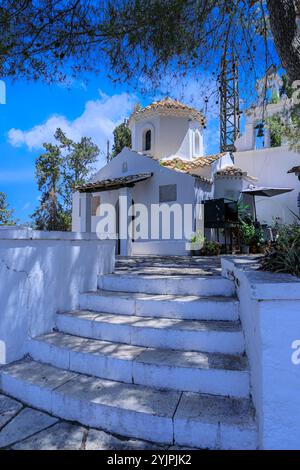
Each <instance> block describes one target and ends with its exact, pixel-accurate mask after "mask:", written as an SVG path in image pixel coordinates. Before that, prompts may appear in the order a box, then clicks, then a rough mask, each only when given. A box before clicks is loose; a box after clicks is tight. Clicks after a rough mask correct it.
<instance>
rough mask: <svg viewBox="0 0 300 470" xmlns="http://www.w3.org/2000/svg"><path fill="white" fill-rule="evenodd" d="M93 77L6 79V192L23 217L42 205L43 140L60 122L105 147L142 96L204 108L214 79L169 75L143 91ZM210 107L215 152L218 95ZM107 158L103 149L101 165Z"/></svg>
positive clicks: (2, 138) (2, 180)
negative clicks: (38, 168) (38, 164)
mask: <svg viewBox="0 0 300 470" xmlns="http://www.w3.org/2000/svg"><path fill="white" fill-rule="evenodd" d="M88 79H89V81H88V82H87V83H86V82H83V81H82V82H81V81H79V80H78V81H75V82H73V83H71V84H70V86H68V87H67V86H65V85H51V86H50V85H45V84H42V83H28V82H24V81H17V82H15V83H10V82H9V81H6V104H5V105H0V191H3V192H5V193H6V194H7V196H8V201H9V203H10V205H11V206H12V207H13V208H14V209H15V215H16V216H17V217H18V219H19V220H20V222H26V221H28V220H29V216H30V214H32V213H33V211H34V210H35V208H36V206H37V205H38V197H39V192H38V190H37V186H36V182H35V178H34V171H35V159H36V157H37V156H38V155H39V154H40V153H41V150H42V144H43V142H49V141H51V139H52V137H53V134H54V132H55V130H56V128H57V127H61V128H62V129H63V130H65V131H66V133H67V135H68V136H69V137H71V138H72V139H74V140H79V139H80V138H81V137H82V136H88V137H92V139H93V141H94V142H95V143H97V145H98V146H99V148H100V149H101V150H102V152H105V149H106V141H107V139H110V141H111V142H112V131H113V129H114V127H115V126H116V125H117V124H119V123H120V122H121V121H122V120H123V119H124V118H125V117H127V116H129V115H130V113H131V111H132V109H133V107H134V104H135V103H136V102H137V101H140V102H141V103H142V105H147V104H149V103H150V102H151V101H152V100H154V99H157V98H161V97H163V96H166V95H170V96H172V97H174V98H177V99H181V100H182V101H183V102H186V103H187V104H193V105H194V106H195V107H197V108H198V109H200V108H201V107H202V105H203V94H204V92H203V90H205V93H206V92H207V83H211V80H210V81H209V79H206V78H205V77H204V78H203V80H202V82H199V81H195V79H194V78H192V77H191V78H190V79H189V78H187V79H185V82H184V83H182V82H181V81H180V80H179V81H176V84H175V83H174V82H173V79H171V80H167V79H166V81H165V83H162V84H161V88H160V89H159V90H154V91H152V92H148V93H147V94H145V95H143V96H141V94H140V93H139V92H138V91H137V90H135V89H131V88H130V86H128V85H124V84H123V85H122V84H119V85H117V86H116V85H114V84H112V83H111V82H109V81H108V79H107V78H106V77H105V75H103V76H102V77H101V76H97V77H93V76H92V77H88ZM170 90H172V92H170ZM209 108H210V116H211V117H210V120H209V124H208V129H207V130H206V134H205V150H206V153H214V152H217V151H218V150H219V148H218V147H219V145H218V142H219V135H218V126H219V125H218V120H217V119H216V114H217V105H216V98H215V97H213V98H212V100H211V102H210V105H209ZM104 162H105V159H104V155H103V154H102V155H100V157H99V161H98V168H100V167H101V166H102V165H103V164H104Z"/></svg>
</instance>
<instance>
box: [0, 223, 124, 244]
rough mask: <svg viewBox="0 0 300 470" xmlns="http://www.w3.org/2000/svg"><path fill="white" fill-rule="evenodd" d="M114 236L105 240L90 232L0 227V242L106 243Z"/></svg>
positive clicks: (112, 235)
mask: <svg viewBox="0 0 300 470" xmlns="http://www.w3.org/2000/svg"><path fill="white" fill-rule="evenodd" d="M114 238H115V234H111V235H109V236H108V237H107V239H103V240H101V239H99V238H98V236H97V234H96V233H90V232H56V231H53V232H46V231H40V230H33V229H32V228H29V227H22V226H2V227H1V226H0V240H66V241H67V240H69V241H76V240H85V241H98V242H106V241H112V240H114Z"/></svg>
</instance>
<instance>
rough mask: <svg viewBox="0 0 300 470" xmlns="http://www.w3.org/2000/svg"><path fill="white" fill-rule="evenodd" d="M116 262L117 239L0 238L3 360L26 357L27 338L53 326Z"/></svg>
mask: <svg viewBox="0 0 300 470" xmlns="http://www.w3.org/2000/svg"><path fill="white" fill-rule="evenodd" d="M113 264H114V241H99V240H98V239H96V238H93V239H91V240H87V239H85V240H71V239H68V240H64V239H61V240H51V239H47V237H46V234H45V236H44V237H43V239H38V240H29V239H26V240H20V239H17V240H11V239H5V240H3V239H0V279H1V282H0V345H1V347H0V354H1V355H0V364H1V363H2V364H4V363H8V362H12V361H14V360H17V359H19V358H21V357H23V356H24V355H25V354H26V339H27V338H28V337H31V336H37V335H40V334H43V333H45V332H47V331H51V330H52V328H53V327H54V326H55V314H56V312H58V311H66V310H71V309H74V308H76V307H77V306H78V299H79V294H80V293H81V292H85V291H90V290H96V288H97V275H98V274H99V273H110V272H112V270H113Z"/></svg>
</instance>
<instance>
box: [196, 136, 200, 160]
mask: <svg viewBox="0 0 300 470" xmlns="http://www.w3.org/2000/svg"><path fill="white" fill-rule="evenodd" d="M199 154H200V136H199V132H196V133H195V155H199Z"/></svg>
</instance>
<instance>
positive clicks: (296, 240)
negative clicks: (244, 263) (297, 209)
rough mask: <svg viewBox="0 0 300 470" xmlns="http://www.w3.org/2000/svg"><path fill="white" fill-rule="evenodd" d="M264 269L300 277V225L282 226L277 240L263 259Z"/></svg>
mask: <svg viewBox="0 0 300 470" xmlns="http://www.w3.org/2000/svg"><path fill="white" fill-rule="evenodd" d="M262 269H263V270H265V271H273V272H276V273H288V274H293V275H294V276H298V277H300V226H299V225H298V224H296V223H295V224H293V225H288V226H284V227H281V228H280V229H279V231H278V236H277V240H276V242H275V243H274V245H272V246H271V247H270V248H269V250H268V253H267V255H266V256H265V257H264V258H263V260H262Z"/></svg>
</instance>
